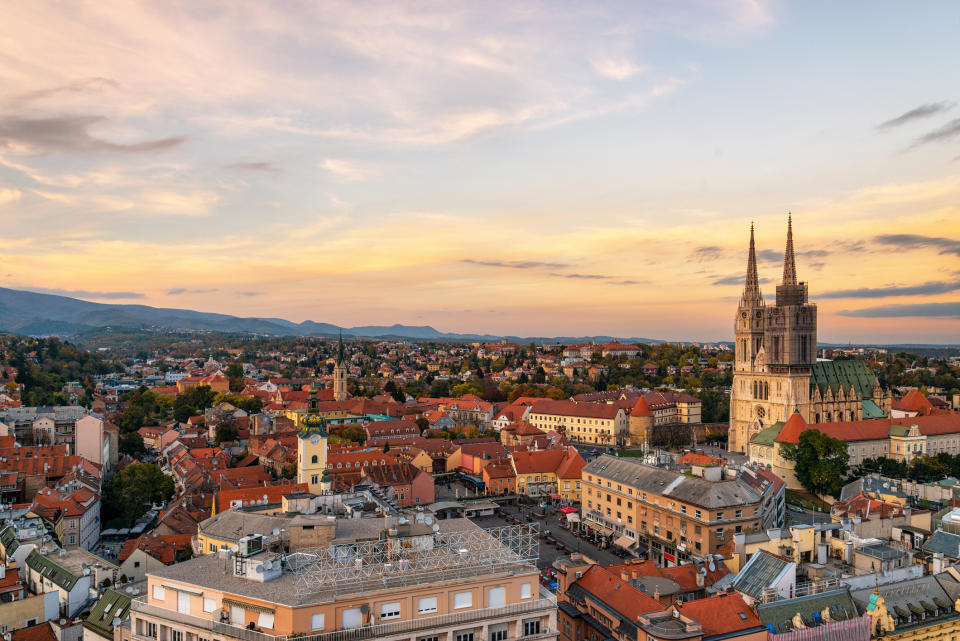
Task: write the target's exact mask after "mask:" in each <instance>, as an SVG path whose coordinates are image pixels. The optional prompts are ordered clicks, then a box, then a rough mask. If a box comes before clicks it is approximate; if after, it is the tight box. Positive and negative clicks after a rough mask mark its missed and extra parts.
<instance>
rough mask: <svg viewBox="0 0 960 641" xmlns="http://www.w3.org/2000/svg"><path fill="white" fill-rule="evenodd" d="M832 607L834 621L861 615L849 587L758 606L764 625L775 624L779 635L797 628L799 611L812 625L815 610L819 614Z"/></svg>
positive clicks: (813, 623)
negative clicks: (795, 626)
mask: <svg viewBox="0 0 960 641" xmlns="http://www.w3.org/2000/svg"><path fill="white" fill-rule="evenodd" d="M827 607H829V608H830V618H831V619H832V620H833V621H846V620H847V619H852V618H854V617H857V616H860V614H859V613H858V612H857V606H856V604H855V603H854V602H853V598H852V597H851V596H850V591H849V589H848V588H846V587H845V588H843V589H841V590H830V591H829V592H820V593H818V594H809V595H807V596H802V597H797V598H795V599H783V600H780V601H773V602H771V603H762V604H759V605H757V616H758V617H759V618H760V621H761V622H762V623H763V624H764V625H771V626H773V629H774V630H775V633H776V634H782V633H784V632H789V631H790V630H792V629H793V624H792V623H791V619H793V617H794V616H796V614H797V613H798V612H799V613H800V616H802V617H803V620H804V621H805V622H806V623H807V626H808V627H813V626H814V625H815V624H816V620H815V619H814V613H816V614H817V615H819V614H820V613H821V612H823V609H824V608H827Z"/></svg>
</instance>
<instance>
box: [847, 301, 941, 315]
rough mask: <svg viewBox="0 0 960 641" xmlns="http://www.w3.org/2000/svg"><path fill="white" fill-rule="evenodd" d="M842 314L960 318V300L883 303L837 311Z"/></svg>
mask: <svg viewBox="0 0 960 641" xmlns="http://www.w3.org/2000/svg"><path fill="white" fill-rule="evenodd" d="M837 313H838V314H839V315H840V316H852V317H854V318H910V317H925V318H960V302H956V303H920V304H916V305H882V306H880V307H865V308H864V309H849V310H844V311H841V312H837Z"/></svg>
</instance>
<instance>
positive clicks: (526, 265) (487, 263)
mask: <svg viewBox="0 0 960 641" xmlns="http://www.w3.org/2000/svg"><path fill="white" fill-rule="evenodd" d="M460 262H462V263H467V264H470V265H481V266H483V267H506V268H508V269H540V268H545V269H563V268H565V267H569V265H567V264H566V263H551V262H543V261H537V260H476V259H474V258H464V259H463V260H461V261H460Z"/></svg>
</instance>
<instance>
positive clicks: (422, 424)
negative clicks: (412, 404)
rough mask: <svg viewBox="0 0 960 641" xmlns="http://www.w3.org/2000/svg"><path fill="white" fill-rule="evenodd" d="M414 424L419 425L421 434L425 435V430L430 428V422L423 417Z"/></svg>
mask: <svg viewBox="0 0 960 641" xmlns="http://www.w3.org/2000/svg"><path fill="white" fill-rule="evenodd" d="M414 422H415V423H416V424H417V427H418V428H420V433H421V434H423V430H425V429H427V428H428V427H430V421H428V420H427V419H425V418H423V417H422V416H421V417H420V418H418V419H417V420H416V421H414Z"/></svg>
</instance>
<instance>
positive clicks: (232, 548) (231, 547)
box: [230, 544, 240, 554]
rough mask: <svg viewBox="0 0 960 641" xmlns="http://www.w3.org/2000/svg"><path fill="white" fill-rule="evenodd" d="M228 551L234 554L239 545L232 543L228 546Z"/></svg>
mask: <svg viewBox="0 0 960 641" xmlns="http://www.w3.org/2000/svg"><path fill="white" fill-rule="evenodd" d="M230 551H231V552H233V553H234V554H236V553H237V552H239V551H240V547H239V546H237V545H236V544H233V545H231V546H230Z"/></svg>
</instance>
